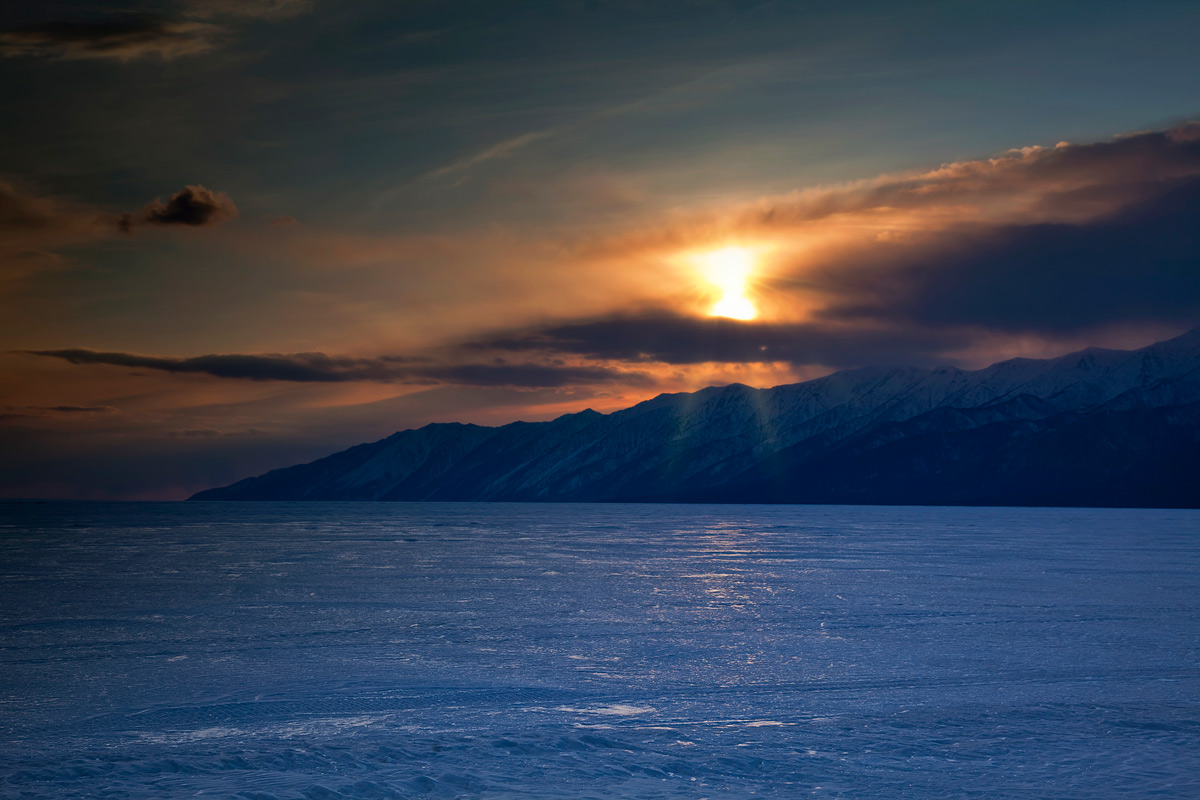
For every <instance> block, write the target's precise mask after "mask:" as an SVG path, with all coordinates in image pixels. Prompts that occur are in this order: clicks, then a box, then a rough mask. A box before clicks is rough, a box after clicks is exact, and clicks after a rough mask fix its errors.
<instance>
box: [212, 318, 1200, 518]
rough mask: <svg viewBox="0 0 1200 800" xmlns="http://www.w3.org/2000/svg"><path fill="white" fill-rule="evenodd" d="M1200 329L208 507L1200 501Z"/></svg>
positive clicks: (699, 395)
mask: <svg viewBox="0 0 1200 800" xmlns="http://www.w3.org/2000/svg"><path fill="white" fill-rule="evenodd" d="M1198 448H1200V332H1198V331H1193V332H1191V333H1188V334H1184V335H1183V336H1180V337H1178V338H1176V339H1173V340H1170V341H1167V342H1161V343H1159V344H1155V345H1151V346H1150V347H1147V348H1143V349H1141V350H1137V351H1132V352H1126V351H1117V350H1102V349H1098V348H1089V349H1088V350H1084V351H1081V352H1079V353H1073V354H1070V355H1067V356H1063V357H1061V358H1056V359H1046V360H1034V359H1013V360H1010V361H1005V362H1001V363H999V364H995V365H992V366H991V367H987V368H985V369H981V370H974V371H966V370H959V369H954V368H950V367H943V368H939V369H932V370H929V369H916V368H907V367H906V368H896V369H881V368H866V369H859V370H850V371H847V372H840V373H836V374H834V375H829V376H826V377H824V378H819V379H817V380H813V381H807V382H805V383H799V384H793V385H789V386H777V387H775V388H772V389H753V388H750V387H748V386H742V385H738V384H734V385H731V386H725V387H719V388H718V387H711V388H708V389H703V390H701V391H698V392H694V393H683V394H671V395H660V396H659V397H656V398H654V399H653V400H649V401H646V402H644V403H640V404H638V405H636V406H633V407H632V408H628V409H625V410H623V411H618V412H615V413H613V414H608V415H604V414H598V413H596V412H594V411H590V410H589V411H583V412H580V413H578V414H570V415H567V416H564V417H560V418H559V419H556V420H553V421H551V422H538V423H524V422H516V423H512V424H511V425H505V426H503V427H500V428H483V427H479V426H475V425H457V424H455V425H428V426H426V427H424V428H421V429H419V430H412V431H403V432H400V433H397V434H394V435H392V436H389V437H388V438H386V439H383V440H380V441H378V442H374V443H371V444H365V445H359V446H358V447H353V448H350V449H349V450H345V451H343V452H341V453H336V454H334V455H332V456H329V457H327V458H323V459H320V460H318V461H314V462H312V463H311V464H303V465H299V466H295V467H288V468H286V469H281V470H275V471H273V472H269V473H267V474H266V475H262V476H260V477H257V478H248V479H246V480H243V481H239V482H238V483H235V484H233V485H232V486H229V487H225V488H222V489H211V490H208V491H205V492H200V493H199V494H197V495H196V496H195V497H194V498H193V499H203V500H299V499H308V500H351V499H353V500H557V501H616V500H630V501H640V500H645V501H650V500H653V501H685V502H694V501H709V502H817V503H922V504H926V503H927V504H1020V505H1127V506H1143V505H1154V506H1162V505H1165V506H1200V496H1198V495H1200V492H1198V491H1197V489H1196V484H1200V480H1197V478H1200V476H1198V475H1197V473H1196V471H1195V466H1196V462H1197V452H1198Z"/></svg>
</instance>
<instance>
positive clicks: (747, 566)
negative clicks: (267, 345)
mask: <svg viewBox="0 0 1200 800" xmlns="http://www.w3.org/2000/svg"><path fill="white" fill-rule="evenodd" d="M0 574H2V575H3V580H2V582H0V796H3V797H13V798H60V797H111V798H143V797H146V798H149V797H171V798H173V797H195V796H200V797H221V798H247V799H249V800H270V799H271V798H277V799H278V800H283V799H284V798H308V799H309V800H313V799H316V798H409V797H429V798H451V797H464V798H623V797H627V798H712V800H717V798H721V799H722V800H725V799H726V798H745V797H753V796H760V797H779V798H788V797H799V796H805V797H854V798H859V797H863V798H865V797H870V798H930V797H938V796H941V797H1005V798H1047V797H1054V798H1104V797H1179V798H1184V797H1187V798H1195V797H1200V512H1196V511H1166V510H1158V511H1145V510H1087V509H966V508H884V507H836V506H694V505H689V506H656V505H521V504H511V505H510V504H433V503H430V504H421V503H415V504H407V503H405V504H358V503H344V504H343V503H324V504H307V503H290V504H275V503H247V504H232V503H230V504H226V503H128V504H126V503H113V504H91V503H28V502H17V503H3V504H0Z"/></svg>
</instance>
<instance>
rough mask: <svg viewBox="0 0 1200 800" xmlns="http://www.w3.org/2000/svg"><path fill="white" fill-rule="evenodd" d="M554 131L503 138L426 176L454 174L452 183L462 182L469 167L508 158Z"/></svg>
mask: <svg viewBox="0 0 1200 800" xmlns="http://www.w3.org/2000/svg"><path fill="white" fill-rule="evenodd" d="M554 133H555V131H533V132H532V133H525V134H522V135H520V136H514V137H513V138H511V139H505V140H504V141H503V142H498V143H496V144H494V145H492V146H491V147H487V148H485V149H483V150H481V151H479V152H478V153H475V154H474V155H471V156H468V157H466V158H463V159H461V160H459V161H455V162H454V163H453V164H448V165H446V166H444V167H439V168H438V169H435V170H433V171H431V172H429V173H428V174H427V175H426V177H427V178H444V177H447V176H456V177H457V180H456V181H455V183H454V185H455V186H457V185H458V184H460V183H462V182H463V181H464V180H466V175H465V173H466V172H468V171H469V170H470V169H471V168H473V167H476V166H479V165H480V164H483V163H485V162H488V161H494V160H495V159H498V158H508V157H509V156H511V155H512V154H513V153H515V152H517V151H518V150H521V149H522V148H525V147H528V146H529V145H531V144H533V143H534V142H538V141H541V140H542V139H546V138H549V137H550V136H553V135H554Z"/></svg>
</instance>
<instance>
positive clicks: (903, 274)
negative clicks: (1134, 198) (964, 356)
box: [814, 178, 1200, 334]
mask: <svg viewBox="0 0 1200 800" xmlns="http://www.w3.org/2000/svg"><path fill="white" fill-rule="evenodd" d="M1139 193H1140V194H1141V196H1142V197H1143V199H1142V200H1141V201H1139V202H1137V203H1135V204H1133V205H1131V206H1128V207H1126V208H1123V209H1122V210H1120V211H1118V212H1116V213H1112V214H1109V215H1106V216H1102V217H1100V218H1097V219H1092V220H1089V221H1087V222H1080V223H1057V224H1024V225H1000V226H984V225H975V226H970V227H968V228H966V229H956V230H953V231H949V232H947V233H945V234H944V235H941V236H938V237H934V238H932V239H928V240H924V241H921V242H919V243H916V244H911V245H910V244H905V243H903V242H900V243H883V244H880V245H878V246H876V247H873V248H870V249H868V250H867V251H865V252H863V253H859V254H855V255H851V256H848V257H846V258H844V259H842V260H840V261H839V262H838V263H837V264H831V265H830V266H829V267H828V268H826V269H824V270H822V271H821V272H820V274H819V275H817V276H815V278H814V280H815V281H816V282H817V283H819V284H821V285H822V286H823V287H824V289H825V290H826V291H827V292H829V293H830V294H831V296H832V298H833V300H832V302H831V304H830V305H829V306H828V307H827V308H826V309H825V310H824V311H823V312H822V313H821V316H822V317H823V318H824V319H826V320H838V321H842V322H847V323H851V322H857V323H861V322H863V321H869V322H873V323H874V324H888V325H906V326H909V325H916V326H921V327H929V326H933V327H938V328H945V327H954V326H963V325H971V326H979V327H984V328H988V329H992V330H1001V331H1006V332H1022V331H1028V332H1038V333H1052V334H1053V333H1061V332H1065V331H1076V330H1084V329H1088V328H1095V327H1099V326H1104V325H1113V324H1126V323H1133V324H1138V323H1160V324H1170V325H1176V324H1184V325H1187V324H1195V323H1196V322H1197V321H1198V320H1200V224H1198V223H1197V221H1198V220H1200V178H1186V179H1178V180H1172V181H1164V182H1159V183H1157V184H1156V185H1155V186H1153V187H1147V186H1141V187H1140V189H1139Z"/></svg>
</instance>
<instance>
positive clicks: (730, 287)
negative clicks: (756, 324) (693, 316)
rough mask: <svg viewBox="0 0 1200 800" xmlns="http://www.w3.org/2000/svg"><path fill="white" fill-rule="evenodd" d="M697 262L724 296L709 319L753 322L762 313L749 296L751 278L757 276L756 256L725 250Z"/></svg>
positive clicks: (713, 252) (703, 256)
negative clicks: (755, 274)
mask: <svg viewBox="0 0 1200 800" xmlns="http://www.w3.org/2000/svg"><path fill="white" fill-rule="evenodd" d="M697 260H698V261H699V262H700V265H701V267H702V269H703V271H704V277H705V278H707V279H708V281H709V282H710V283H712V284H713V286H715V287H716V288H717V289H718V290H719V291H720V293H721V296H720V298H719V299H718V300H717V302H716V303H715V304H714V305H713V307H712V308H711V309H709V312H708V313H709V315H710V316H714V317H728V318H729V319H741V320H750V319H754V318H755V317H757V316H758V309H757V308H755V307H754V303H753V301H751V300H750V298H749V297H747V296H746V289H747V287H748V284H749V282H750V275H751V273H753V272H754V267H755V259H754V253H752V252H751V251H750V250H747V249H746V248H744V247H725V248H722V249H721V250H713V251H712V252H709V253H704V254H702V255H700V256H699V257H698V258H697Z"/></svg>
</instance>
